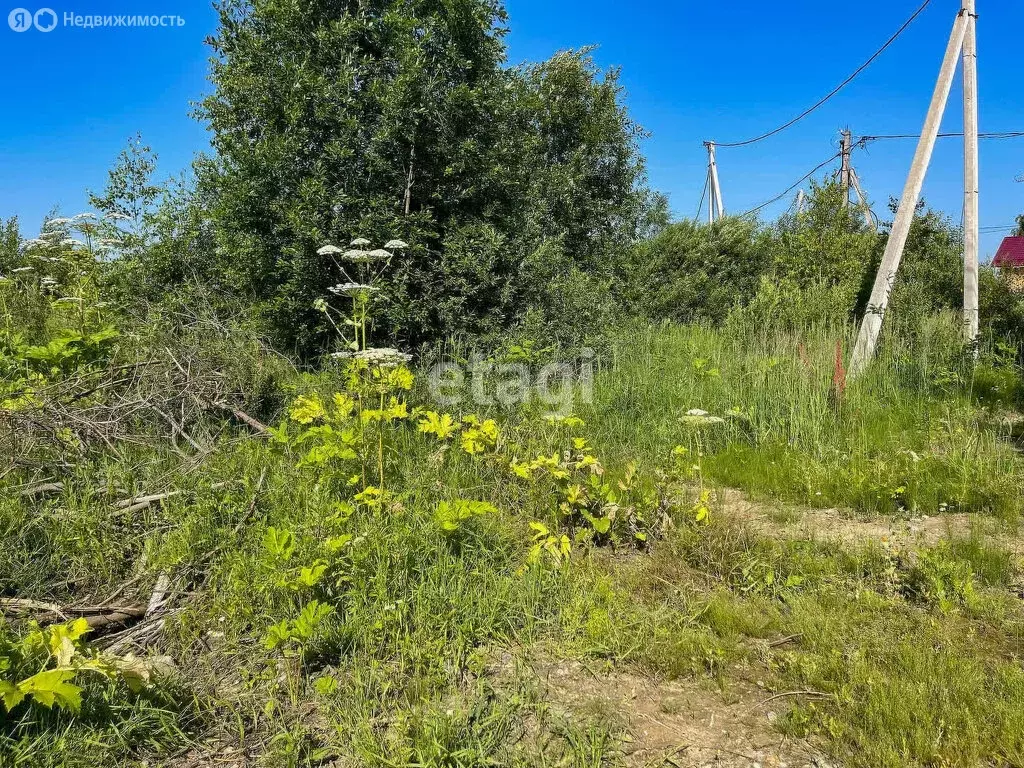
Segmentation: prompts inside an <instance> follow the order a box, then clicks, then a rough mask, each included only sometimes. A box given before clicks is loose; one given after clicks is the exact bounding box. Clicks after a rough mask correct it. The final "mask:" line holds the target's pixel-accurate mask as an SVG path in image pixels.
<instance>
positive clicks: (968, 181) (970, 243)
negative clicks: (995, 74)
mask: <svg viewBox="0 0 1024 768" xmlns="http://www.w3.org/2000/svg"><path fill="white" fill-rule="evenodd" d="M961 13H963V14H964V15H965V16H966V17H967V31H966V33H965V34H964V55H963V59H964V336H965V338H966V341H967V343H968V344H969V345H970V346H971V347H972V348H973V349H974V353H975V354H977V352H978V349H977V344H978V240H979V229H978V227H979V224H978V186H979V183H978V182H979V178H978V177H979V175H980V171H979V167H978V48H977V19H978V16H977V14H976V13H975V12H974V0H963V8H962V9H961Z"/></svg>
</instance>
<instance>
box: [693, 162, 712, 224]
mask: <svg viewBox="0 0 1024 768" xmlns="http://www.w3.org/2000/svg"><path fill="white" fill-rule="evenodd" d="M710 183H711V174H710V173H707V174H705V175H704V191H703V192H701V193H700V202H699V203H697V215H696V216H694V217H693V220H694V221H700V211H701V209H702V208H703V207H704V198H705V197H706V196H707V194H708V184H710ZM710 204H711V203H708V205H710Z"/></svg>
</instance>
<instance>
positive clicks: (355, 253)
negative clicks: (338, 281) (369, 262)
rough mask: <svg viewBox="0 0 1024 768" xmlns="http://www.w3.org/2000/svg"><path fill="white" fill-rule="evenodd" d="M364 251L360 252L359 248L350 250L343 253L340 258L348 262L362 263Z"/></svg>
mask: <svg viewBox="0 0 1024 768" xmlns="http://www.w3.org/2000/svg"><path fill="white" fill-rule="evenodd" d="M365 256H366V251H363V250H360V249H359V248H352V249H351V250H348V251H345V252H344V253H343V254H341V258H343V259H348V260H349V261H364V260H365Z"/></svg>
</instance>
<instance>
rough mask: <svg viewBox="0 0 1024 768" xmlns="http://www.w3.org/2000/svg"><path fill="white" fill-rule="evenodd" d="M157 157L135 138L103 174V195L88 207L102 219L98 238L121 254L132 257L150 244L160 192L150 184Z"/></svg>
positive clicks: (93, 197)
mask: <svg viewBox="0 0 1024 768" xmlns="http://www.w3.org/2000/svg"><path fill="white" fill-rule="evenodd" d="M156 161H157V156H156V154H155V153H154V152H153V150H152V148H151V147H150V146H149V145H147V144H145V143H144V142H143V141H142V136H141V135H139V134H136V135H135V136H134V137H132V138H130V139H129V140H128V143H127V145H126V146H125V148H124V149H123V150H121V152H120V154H119V155H118V156H117V160H116V161H115V162H114V166H113V167H112V168H111V169H110V170H109V171H108V172H107V186H106V187H105V188H104V190H103V192H102V193H100V194H97V193H95V192H90V193H89V205H91V206H92V207H93V208H95V209H96V210H97V211H99V212H100V213H101V214H102V215H103V219H104V221H103V223H102V225H101V234H103V235H105V236H106V239H107V240H108V241H109V242H110V244H111V245H112V246H113V247H114V248H115V249H116V250H117V251H118V252H119V253H121V254H123V255H127V256H136V255H137V254H138V253H139V252H140V251H141V250H142V249H143V248H145V246H146V245H147V244H148V243H149V242H150V241H151V240H152V235H153V217H154V215H155V211H156V208H157V205H158V203H159V201H160V198H161V196H162V195H163V192H164V188H163V187H162V186H159V185H157V184H154V183H153V174H154V173H156Z"/></svg>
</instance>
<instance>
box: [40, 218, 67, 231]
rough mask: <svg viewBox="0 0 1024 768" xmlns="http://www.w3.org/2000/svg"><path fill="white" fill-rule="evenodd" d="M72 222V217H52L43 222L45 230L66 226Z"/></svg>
mask: <svg viewBox="0 0 1024 768" xmlns="http://www.w3.org/2000/svg"><path fill="white" fill-rule="evenodd" d="M70 223H71V219H62V218H61V219H50V220H49V221H47V222H46V223H45V224H43V229H44V230H49V229H54V228H55V227H66V226H67V225H68V224H70Z"/></svg>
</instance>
